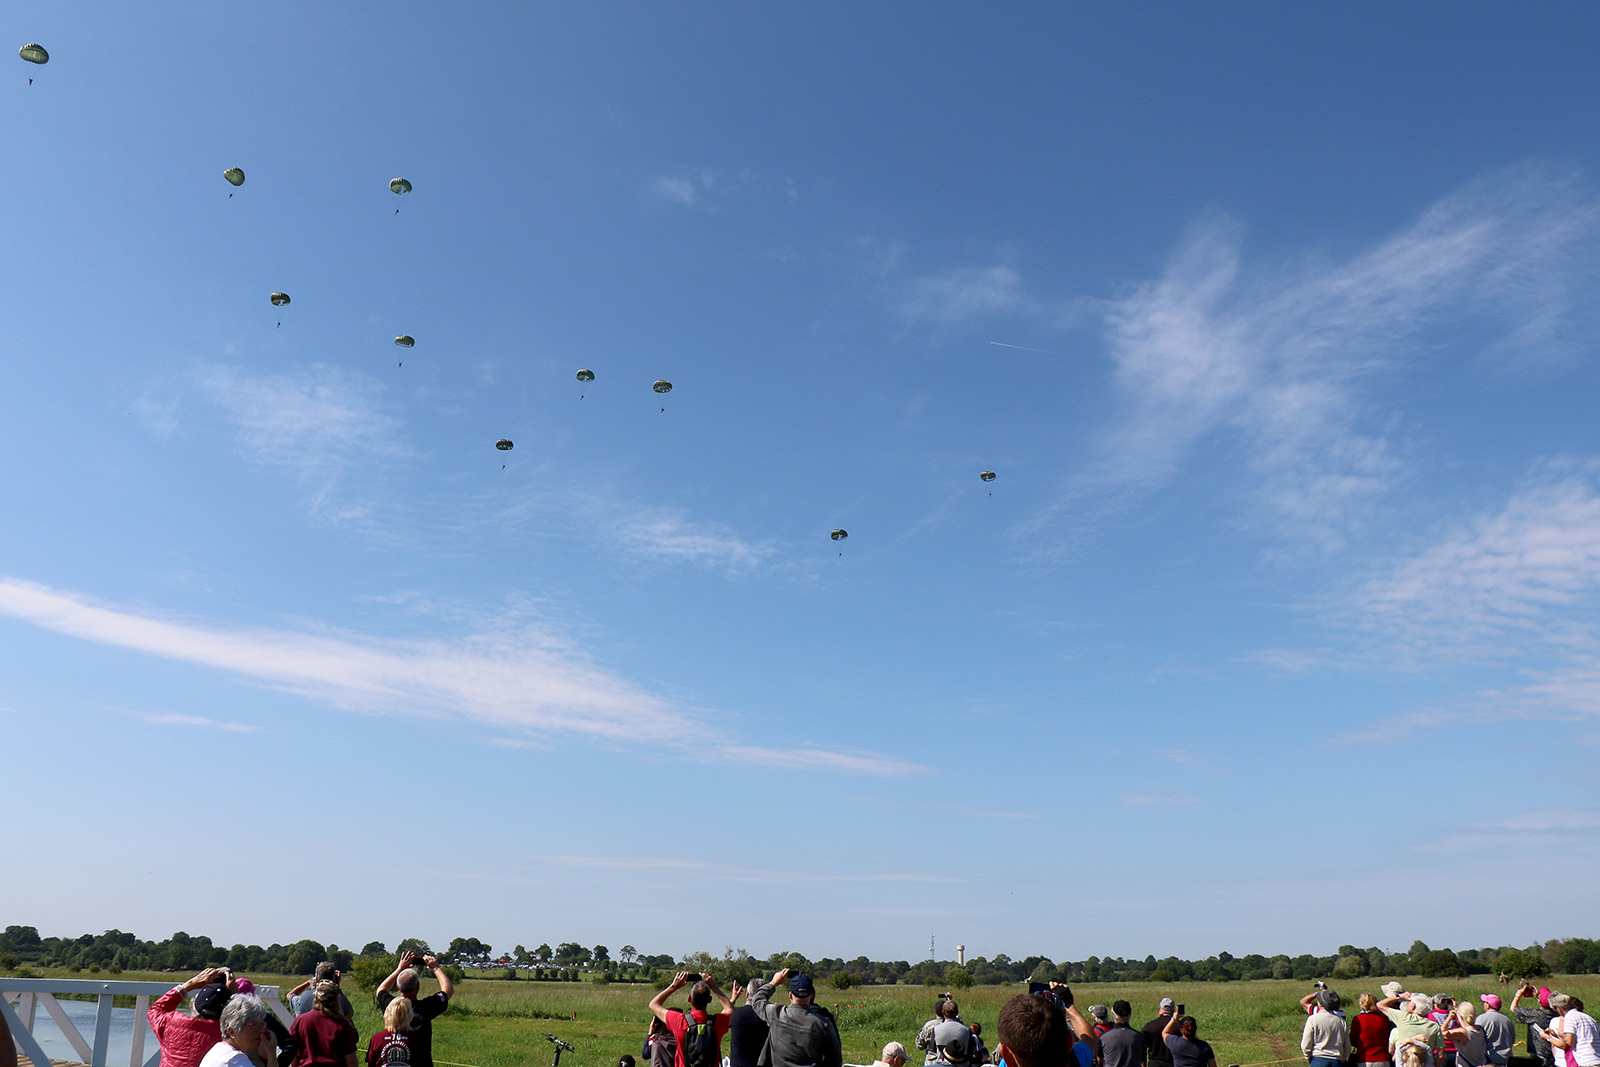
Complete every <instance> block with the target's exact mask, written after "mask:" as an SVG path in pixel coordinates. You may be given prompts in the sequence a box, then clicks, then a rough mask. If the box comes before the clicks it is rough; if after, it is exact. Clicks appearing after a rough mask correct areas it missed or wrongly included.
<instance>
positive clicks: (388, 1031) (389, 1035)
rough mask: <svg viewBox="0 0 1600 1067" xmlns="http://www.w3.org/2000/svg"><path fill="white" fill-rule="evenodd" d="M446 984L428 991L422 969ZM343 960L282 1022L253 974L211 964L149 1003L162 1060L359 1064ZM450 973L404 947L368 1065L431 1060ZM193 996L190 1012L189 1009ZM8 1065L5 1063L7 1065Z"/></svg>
mask: <svg viewBox="0 0 1600 1067" xmlns="http://www.w3.org/2000/svg"><path fill="white" fill-rule="evenodd" d="M424 971H426V972H428V973H430V974H431V975H432V976H433V978H434V979H435V980H436V981H437V982H438V984H439V988H438V990H437V991H436V992H434V993H432V994H429V995H426V996H424V995H422V972H424ZM342 977H343V976H342V975H341V974H340V972H339V970H338V968H336V967H334V965H333V964H331V963H326V962H325V963H320V964H318V965H317V968H316V971H315V974H314V975H313V977H312V978H310V979H309V980H307V981H305V982H302V983H300V984H299V985H297V986H295V987H294V988H293V989H291V990H290V991H289V1008H290V1011H291V1012H292V1013H293V1015H294V1021H293V1022H292V1023H290V1024H289V1025H287V1026H285V1025H284V1023H283V1022H282V1021H281V1020H280V1019H278V1017H277V1016H275V1015H274V1014H273V1013H272V1012H270V1011H268V1010H267V1005H266V1003H265V1002H264V1001H262V999H261V998H260V997H258V996H256V993H255V986H254V985H253V984H251V982H250V980H249V979H247V978H236V977H234V975H233V974H232V973H231V972H230V971H229V970H228V969H227V968H225V967H208V968H207V969H205V970H203V971H201V972H200V973H199V974H197V975H195V976H194V977H193V978H190V979H189V980H188V981H186V982H184V983H183V984H182V985H177V986H173V987H172V989H170V990H168V991H167V992H166V993H164V994H163V995H162V996H161V997H159V998H157V1000H156V1001H155V1003H153V1004H151V1005H150V1029H151V1030H152V1031H154V1033H155V1035H156V1040H157V1041H159V1042H160V1043H161V1065H162V1067H359V1064H360V1060H361V1054H360V1044H361V1035H360V1034H359V1033H358V1032H357V1031H356V1025H355V1022H354V1019H353V1017H354V1014H355V1010H354V1008H353V1007H352V1006H351V1004H350V1000H349V998H348V997H346V996H345V994H344V990H343V989H342V988H341V986H340V981H341V979H342ZM454 992H455V990H454V987H453V986H452V985H451V982H450V976H449V975H448V974H446V973H445V971H444V969H443V968H442V967H440V966H439V961H438V960H436V959H435V958H434V957H432V956H426V957H424V956H418V955H416V954H415V953H406V954H405V955H403V956H401V957H400V958H399V961H398V963H397V964H396V966H395V969H394V971H393V972H391V973H390V974H389V975H388V977H386V978H384V980H383V981H382V982H381V983H379V985H378V989H377V995H376V999H377V1006H378V1010H379V1011H380V1012H382V1013H383V1029H382V1030H380V1031H378V1032H377V1033H375V1034H373V1035H372V1037H371V1039H370V1041H369V1042H368V1044H367V1049H366V1063H367V1067H434V1065H433V1030H432V1025H433V1020H434V1019H436V1018H438V1017H439V1016H440V1015H441V1014H443V1013H444V1011H445V1009H446V1008H448V1007H449V1006H450V997H451V996H452V995H453V994H454ZM185 999H190V1000H191V1007H192V1014H190V1013H185V1012H184V1011H182V1010H181V1009H182V1006H183V1002H184V1000H185ZM0 1067H4V1065H0Z"/></svg>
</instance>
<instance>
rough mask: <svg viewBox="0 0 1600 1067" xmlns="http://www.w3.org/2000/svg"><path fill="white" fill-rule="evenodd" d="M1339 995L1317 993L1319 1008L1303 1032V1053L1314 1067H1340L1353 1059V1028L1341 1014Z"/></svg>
mask: <svg viewBox="0 0 1600 1067" xmlns="http://www.w3.org/2000/svg"><path fill="white" fill-rule="evenodd" d="M1340 1003H1341V1001H1340V1000H1339V994H1337V993H1335V992H1334V991H1333V990H1331V989H1324V990H1321V991H1320V992H1318V993H1317V1003H1316V1007H1314V1008H1312V1010H1311V1014H1310V1015H1308V1016H1306V1025H1305V1027H1304V1028H1303V1029H1302V1030H1301V1031H1300V1051H1301V1053H1302V1054H1303V1055H1304V1056H1305V1058H1306V1062H1307V1063H1309V1064H1311V1067H1339V1065H1340V1064H1342V1063H1343V1062H1344V1061H1345V1060H1347V1059H1349V1058H1350V1028H1349V1026H1348V1025H1346V1023H1345V1021H1344V1016H1343V1015H1341V1014H1340V1013H1339V1006H1340Z"/></svg>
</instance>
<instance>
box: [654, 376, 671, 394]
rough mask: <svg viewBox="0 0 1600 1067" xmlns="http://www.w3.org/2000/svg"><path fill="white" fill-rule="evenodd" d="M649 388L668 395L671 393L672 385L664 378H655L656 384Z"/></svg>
mask: <svg viewBox="0 0 1600 1067" xmlns="http://www.w3.org/2000/svg"><path fill="white" fill-rule="evenodd" d="M650 388H652V389H654V390H655V391H656V392H658V393H670V392H672V383H671V382H669V381H667V380H666V379H664V378H657V379H656V384H654V385H652V386H651V387H650Z"/></svg>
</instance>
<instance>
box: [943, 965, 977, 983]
mask: <svg viewBox="0 0 1600 1067" xmlns="http://www.w3.org/2000/svg"><path fill="white" fill-rule="evenodd" d="M944 981H945V984H946V985H948V986H949V987H950V988H951V989H971V988H972V972H971V971H969V970H967V969H966V968H965V967H962V966H960V965H959V964H957V965H955V966H953V967H946V968H945V969H944Z"/></svg>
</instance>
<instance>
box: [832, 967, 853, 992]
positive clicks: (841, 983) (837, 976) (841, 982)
mask: <svg viewBox="0 0 1600 1067" xmlns="http://www.w3.org/2000/svg"><path fill="white" fill-rule="evenodd" d="M828 984H829V985H831V986H833V988H835V989H849V988H850V987H851V986H853V985H855V984H856V976H855V975H853V974H851V973H850V972H849V971H846V970H844V969H842V968H841V969H840V970H837V971H834V972H833V973H832V974H830V975H828Z"/></svg>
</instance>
